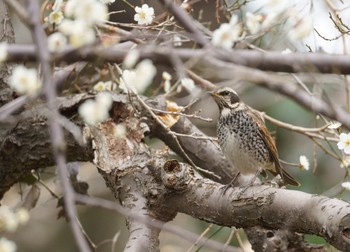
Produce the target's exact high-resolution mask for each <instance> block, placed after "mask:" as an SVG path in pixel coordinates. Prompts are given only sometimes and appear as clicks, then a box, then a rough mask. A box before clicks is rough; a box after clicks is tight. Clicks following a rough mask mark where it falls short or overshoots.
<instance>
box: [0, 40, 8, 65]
mask: <svg viewBox="0 0 350 252" xmlns="http://www.w3.org/2000/svg"><path fill="white" fill-rule="evenodd" d="M7 50H8V44H7V43H6V42H1V43H0V63H1V62H3V61H5V60H6V59H7V55H8V52H7Z"/></svg>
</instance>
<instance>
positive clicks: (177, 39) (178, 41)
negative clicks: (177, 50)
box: [173, 35, 182, 47]
mask: <svg viewBox="0 0 350 252" xmlns="http://www.w3.org/2000/svg"><path fill="white" fill-rule="evenodd" d="M173 44H174V46H175V47H178V46H182V40H181V37H180V36H177V35H175V36H174V37H173Z"/></svg>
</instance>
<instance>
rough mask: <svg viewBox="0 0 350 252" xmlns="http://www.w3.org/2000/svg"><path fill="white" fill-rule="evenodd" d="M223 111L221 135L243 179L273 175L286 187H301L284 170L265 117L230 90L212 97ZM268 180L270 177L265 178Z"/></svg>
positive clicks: (225, 89) (213, 94)
mask: <svg viewBox="0 0 350 252" xmlns="http://www.w3.org/2000/svg"><path fill="white" fill-rule="evenodd" d="M211 96H212V97H213V98H214V100H215V102H216V103H217V105H218V107H219V110H220V117H219V120H218V127H217V135H218V140H219V144H220V146H221V149H222V151H223V153H224V155H225V156H226V158H227V159H228V160H229V162H230V163H231V164H232V165H233V166H234V167H235V168H237V169H238V171H239V172H240V173H241V174H243V175H248V174H256V175H257V174H258V172H263V173H264V171H269V172H270V173H271V174H272V175H274V176H277V175H278V174H279V175H280V176H281V178H282V179H283V181H284V183H285V184H290V185H293V186H299V185H300V184H299V182H298V181H296V180H295V179H294V178H293V177H292V176H291V175H290V174H289V173H287V172H286V171H285V170H284V169H283V168H282V166H281V163H280V161H279V158H278V152H277V148H276V145H275V142H274V140H273V138H272V136H271V134H270V133H269V131H268V129H267V128H266V126H265V123H264V121H263V119H262V118H261V116H260V115H259V114H258V113H257V112H255V111H254V110H253V109H251V108H250V107H248V106H247V105H245V104H244V103H243V102H241V101H240V99H239V96H238V95H237V93H236V92H235V91H234V90H233V89H231V88H228V87H224V88H220V89H218V90H216V91H214V92H212V93H211ZM265 176H266V174H265Z"/></svg>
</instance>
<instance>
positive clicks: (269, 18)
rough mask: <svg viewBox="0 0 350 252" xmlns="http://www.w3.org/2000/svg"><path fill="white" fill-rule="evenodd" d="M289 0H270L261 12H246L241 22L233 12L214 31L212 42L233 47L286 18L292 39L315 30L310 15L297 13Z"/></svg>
mask: <svg viewBox="0 0 350 252" xmlns="http://www.w3.org/2000/svg"><path fill="white" fill-rule="evenodd" d="M289 4H290V3H289V1H285V0H281V1H275V0H270V1H268V3H267V4H265V7H266V8H265V11H263V12H261V13H252V12H249V11H248V12H246V13H245V15H244V16H243V17H242V18H241V19H242V21H241V22H239V17H238V15H235V14H232V16H231V20H230V22H229V23H223V24H221V25H220V27H219V28H218V29H216V30H215V31H214V32H213V35H212V44H213V45H214V46H217V47H221V48H224V49H231V48H232V46H233V44H234V43H235V42H236V41H239V40H242V39H243V38H246V37H247V36H249V35H250V36H261V35H263V34H264V33H265V32H267V31H269V30H270V29H272V28H273V26H275V25H277V24H279V23H281V20H284V19H286V20H287V22H285V23H286V27H287V29H286V30H287V31H288V32H287V35H288V37H289V39H290V40H291V41H299V40H302V39H304V38H305V37H307V36H308V35H309V34H310V33H311V32H312V30H313V23H312V18H311V16H310V15H305V16H301V15H297V13H296V12H297V11H296V10H295V9H293V8H290V6H289Z"/></svg>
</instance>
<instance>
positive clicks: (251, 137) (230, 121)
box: [217, 111, 271, 174]
mask: <svg viewBox="0 0 350 252" xmlns="http://www.w3.org/2000/svg"><path fill="white" fill-rule="evenodd" d="M217 134H218V141H219V144H220V146H221V149H222V150H223V153H224V155H225V156H226V158H227V159H228V160H229V161H230V162H231V163H232V164H233V165H234V166H235V167H236V168H237V169H238V170H240V171H241V173H243V174H246V173H254V172H255V171H256V170H257V169H259V168H260V167H262V166H265V165H266V164H267V163H270V162H271V157H270V155H269V151H268V149H267V147H266V145H265V143H264V141H263V139H262V138H261V135H260V133H259V128H258V125H257V124H256V123H255V122H254V120H253V119H252V118H251V117H250V116H249V114H247V113H245V112H244V111H238V112H236V113H231V114H228V115H226V116H223V115H221V116H220V118H219V121H218V128H217Z"/></svg>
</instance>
